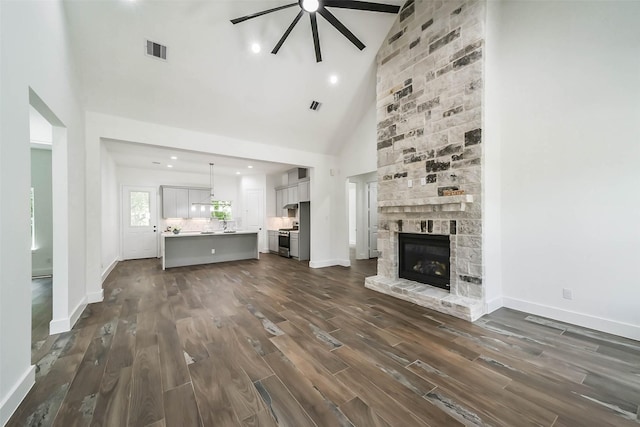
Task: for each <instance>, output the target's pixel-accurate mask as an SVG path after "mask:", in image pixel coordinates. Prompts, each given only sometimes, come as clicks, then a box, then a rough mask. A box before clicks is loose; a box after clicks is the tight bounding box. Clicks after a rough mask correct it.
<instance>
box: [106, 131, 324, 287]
mask: <svg viewBox="0 0 640 427" xmlns="http://www.w3.org/2000/svg"><path fill="white" fill-rule="evenodd" d="M102 154H103V165H102V167H103V169H104V171H105V173H104V176H103V186H104V188H103V198H104V201H103V202H104V203H103V205H104V206H105V207H106V210H107V211H108V215H106V217H105V218H106V219H107V220H109V224H105V227H107V228H109V229H111V230H114V231H115V230H118V231H117V232H112V233H104V234H103V246H104V248H103V253H104V259H103V267H102V268H103V271H104V272H103V275H106V274H108V272H109V271H110V269H111V268H113V266H115V264H116V262H117V261H118V260H120V261H122V260H129V259H143V258H160V259H161V260H162V267H163V269H166V268H173V267H179V266H187V265H199V264H210V263H216V262H228V261H236V260H243V259H259V258H260V254H269V253H270V254H274V255H277V256H282V257H285V258H287V259H290V260H291V262H296V261H302V262H304V261H307V262H308V261H309V260H310V244H311V242H310V239H311V236H310V234H311V233H310V220H311V218H310V211H311V209H310V204H311V175H312V172H313V170H312V169H308V168H303V167H299V166H294V165H287V164H283V163H274V162H265V161H257V160H248V159H242V158H230V157H224V156H220V155H209V154H205V153H201V152H195V151H187V150H177V149H172V148H166V147H159V146H152V145H146V144H135V143H129V142H125V141H116V140H107V141H103V153H102ZM112 220H113V221H112Z"/></svg>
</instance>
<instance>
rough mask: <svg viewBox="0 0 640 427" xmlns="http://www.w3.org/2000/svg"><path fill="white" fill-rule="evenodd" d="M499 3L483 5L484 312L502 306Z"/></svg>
mask: <svg viewBox="0 0 640 427" xmlns="http://www.w3.org/2000/svg"><path fill="white" fill-rule="evenodd" d="M501 7H502V4H501V2H499V1H490V2H487V24H486V25H485V28H486V30H485V49H484V58H485V63H484V64H485V70H484V72H485V83H484V126H483V130H482V133H483V135H482V144H483V145H484V147H483V155H484V164H483V166H482V174H483V182H482V190H483V194H482V197H483V203H482V208H483V212H482V245H483V247H482V258H483V264H484V267H483V268H484V283H483V285H484V286H483V289H484V301H485V304H486V310H485V311H486V312H487V313H491V312H492V311H494V310H496V309H498V308H500V307H502V306H503V304H504V301H503V299H502V294H503V289H502V199H501V197H502V193H501V173H502V171H501V167H502V166H501V165H502V163H501V162H502V156H501V151H500V147H501V141H502V140H501V134H500V123H501V122H500V117H501V110H500V97H501V93H502V92H501V90H502V86H501V83H500V78H501V75H500V64H499V63H498V60H499V58H500V56H499V54H500V49H499V46H500V38H499V37H500V36H499V34H498V33H499V29H500V23H501V21H500V19H501V15H500V12H501V10H502V9H501Z"/></svg>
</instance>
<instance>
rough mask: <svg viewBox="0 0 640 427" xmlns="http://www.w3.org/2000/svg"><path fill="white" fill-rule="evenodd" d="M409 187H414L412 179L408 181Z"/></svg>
mask: <svg viewBox="0 0 640 427" xmlns="http://www.w3.org/2000/svg"><path fill="white" fill-rule="evenodd" d="M407 186H408V187H409V188H411V187H413V180H412V179H410V180H409V181H407Z"/></svg>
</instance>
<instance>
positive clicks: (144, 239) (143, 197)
mask: <svg viewBox="0 0 640 427" xmlns="http://www.w3.org/2000/svg"><path fill="white" fill-rule="evenodd" d="M156 199H157V193H156V189H155V188H154V187H130V186H123V187H122V231H123V236H122V237H123V238H122V258H123V259H140V258H156V257H157V256H158V227H157V225H158V219H157V216H158V210H157V208H156Z"/></svg>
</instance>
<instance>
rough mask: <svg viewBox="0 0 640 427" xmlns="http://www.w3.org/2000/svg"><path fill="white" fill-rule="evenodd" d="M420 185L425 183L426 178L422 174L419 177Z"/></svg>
mask: <svg viewBox="0 0 640 427" xmlns="http://www.w3.org/2000/svg"><path fill="white" fill-rule="evenodd" d="M420 185H427V178H425V177H424V176H423V177H422V178H420Z"/></svg>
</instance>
